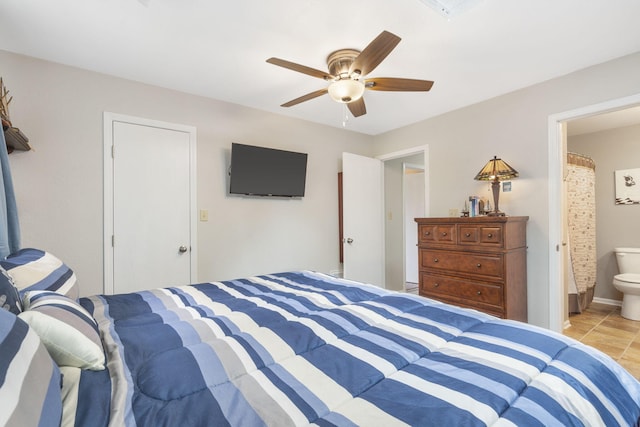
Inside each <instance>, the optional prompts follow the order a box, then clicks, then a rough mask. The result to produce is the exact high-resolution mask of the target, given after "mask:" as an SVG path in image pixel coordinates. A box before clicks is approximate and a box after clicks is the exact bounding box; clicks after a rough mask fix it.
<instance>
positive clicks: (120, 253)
mask: <svg viewBox="0 0 640 427" xmlns="http://www.w3.org/2000/svg"><path fill="white" fill-rule="evenodd" d="M191 130H192V129H190V128H187V129H182V128H180V127H177V128H176V127H175V126H174V127H171V126H169V125H167V124H163V123H156V122H145V121H142V122H134V121H132V120H114V121H113V122H112V138H111V144H112V153H113V156H112V171H113V176H112V185H113V187H112V188H113V194H112V212H113V216H112V234H111V238H110V239H109V238H108V236H105V237H106V238H107V239H108V240H111V241H110V242H107V243H108V244H110V248H107V251H108V252H110V253H111V255H112V265H111V266H108V265H107V262H105V267H106V268H105V270H106V269H107V267H109V268H110V270H111V271H110V273H111V276H112V283H113V285H112V286H113V288H112V291H113V293H126V292H133V291H138V290H143V289H151V288H157V287H165V286H174V285H184V284H188V283H192V282H193V281H194V280H195V269H193V268H192V266H194V265H195V255H194V252H193V248H194V247H195V241H194V236H195V234H193V233H192V230H194V229H195V227H194V226H193V224H195V221H194V220H193V217H194V210H195V204H194V203H193V199H194V197H193V196H194V193H195V182H194V177H195V174H194V173H193V171H192V168H193V167H194V164H195V162H193V155H192V154H193V153H192V151H193V149H194V146H193V144H195V141H194V140H195V133H194V132H191ZM105 207H106V203H105ZM105 228H106V227H105ZM105 276H106V275H105ZM105 283H107V281H105ZM106 291H107V293H108V292H109V289H106Z"/></svg>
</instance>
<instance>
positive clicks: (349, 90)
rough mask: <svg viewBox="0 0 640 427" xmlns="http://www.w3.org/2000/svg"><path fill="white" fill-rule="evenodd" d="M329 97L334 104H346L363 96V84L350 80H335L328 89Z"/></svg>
mask: <svg viewBox="0 0 640 427" xmlns="http://www.w3.org/2000/svg"><path fill="white" fill-rule="evenodd" d="M328 91H329V96H330V97H331V99H333V100H334V101H336V102H340V103H343V104H348V103H349V102H353V101H357V100H358V99H360V98H362V95H363V94H364V83H363V82H361V81H360V80H353V79H350V78H346V79H340V80H336V81H335V82H333V83H331V84H330V85H329V87H328Z"/></svg>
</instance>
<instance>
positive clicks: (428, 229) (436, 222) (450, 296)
mask: <svg viewBox="0 0 640 427" xmlns="http://www.w3.org/2000/svg"><path fill="white" fill-rule="evenodd" d="M528 219H529V217H528V216H516V217H513V216H503V217H499V216H480V217H472V218H416V222H417V223H418V251H419V252H418V266H419V267H418V268H419V270H420V271H419V273H420V274H419V275H420V295H423V296H426V297H429V298H433V299H437V300H440V301H444V302H448V303H451V304H454V305H458V306H461V307H470V308H474V309H476V310H479V311H483V312H485V313H489V314H493V315H494V316H498V317H502V318H507V319H514V320H521V321H524V322H526V321H527V253H526V252H527V238H526V226H527V220H528Z"/></svg>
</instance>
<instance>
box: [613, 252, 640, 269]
mask: <svg viewBox="0 0 640 427" xmlns="http://www.w3.org/2000/svg"><path fill="white" fill-rule="evenodd" d="M614 252H615V253H616V260H617V261H618V270H620V273H621V274H624V273H640V248H615V249H614Z"/></svg>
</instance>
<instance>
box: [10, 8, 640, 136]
mask: <svg viewBox="0 0 640 427" xmlns="http://www.w3.org/2000/svg"><path fill="white" fill-rule="evenodd" d="M474 3H475V4H473V5H472V7H470V8H468V9H466V10H464V12H463V13H460V14H458V15H456V16H454V17H453V18H451V19H447V18H445V17H443V15H442V14H440V13H438V12H436V11H434V10H433V9H431V8H429V7H428V6H427V5H425V3H423V2H422V1H420V0H393V1H392V0H340V1H338V0H269V1H266V0H228V1H220V0H217V1H214V0H56V1H52V0H2V1H0V49H3V50H7V51H11V52H17V53H22V54H25V55H29V56H33V57H37V58H43V59H47V60H50V61H55V62H59V63H63V64H68V65H72V66H76V67H80V68H84V69H88V70H94V71H98V72H102V73H106V74H110V75H114V76H119V77H123V78H127V79H132V80H137V81H140V82H145V83H149V84H152V85H157V86H162V87H166V88H171V89H175V90H179V91H183V92H187V93H192V94H197V95H201V96H204V97H209V98H215V99H219V100H223V101H228V102H232V103H236V104H241V105H245V106H249V107H253V108H257V109H260V110H265V111H271V112H274V113H278V114H285V115H288V116H292V117H297V118H301V119H305V120H309V121H313V122H318V123H323V124H327V125H330V126H336V127H341V126H342V122H343V119H344V114H345V110H344V107H343V106H342V105H339V104H336V103H335V102H333V101H331V99H330V98H329V97H328V96H322V97H320V98H316V99H313V100H311V101H308V102H305V103H303V104H299V105H297V106H294V107H290V108H282V107H280V106H279V105H280V104H282V103H283V102H286V101H289V100H291V99H293V98H296V97H298V96H301V95H303V94H306V93H308V92H312V91H315V90H317V89H321V88H323V87H324V86H325V85H326V83H325V82H324V81H322V80H320V79H317V78H313V77H310V76H307V75H303V74H300V73H296V72H293V71H290V70H287V69H284V68H280V67H276V66H274V65H271V64H268V63H266V62H265V60H266V59H267V58H269V57H272V56H275V57H279V58H282V59H286V60H289V61H293V62H296V63H299V64H303V65H307V66H309V67H312V68H317V69H320V70H325V69H326V63H325V59H326V57H327V55H328V54H329V53H331V52H332V51H334V50H337V49H341V48H355V49H359V50H362V49H363V48H364V47H365V46H366V45H367V44H368V43H369V42H370V41H371V40H372V39H373V38H375V37H376V36H377V35H378V34H379V33H380V32H381V31H382V30H388V31H391V32H392V33H395V34H397V35H398V36H400V37H401V38H402V41H401V42H400V44H399V45H398V46H397V47H396V48H395V50H394V51H393V52H392V53H391V54H390V55H389V56H388V57H387V58H386V60H385V61H384V62H383V63H382V64H381V65H380V66H378V68H377V69H375V70H374V71H373V72H372V73H371V76H374V77H405V78H416V79H427V80H434V81H435V84H434V86H433V89H432V90H431V91H430V92H426V93H424V92H423V93H397V92H395V93H394V92H374V91H368V92H367V93H366V94H365V100H366V105H367V114H366V115H365V116H362V117H359V118H353V117H351V118H350V119H349V121H348V123H347V126H346V127H347V129H350V130H353V131H357V132H362V133H366V134H371V135H375V134H379V133H382V132H386V131H389V130H392V129H395V128H398V127H402V126H405V125H407V124H410V123H414V122H417V121H420V120H423V119H425V118H429V117H433V116H436V115H439V114H442V113H445V112H447V111H451V110H454V109H457V108H460V107H463V106H466V105H469V104H473V103H476V102H479V101H482V100H485V99H488V98H491V97H494V96H497V95H501V94H504V93H507V92H510V91H513V90H516V89H519V88H522V87H526V86H530V85H532V84H534V83H537V82H541V81H544V80H548V79H551V78H553V77H557V76H561V75H564V74H567V73H570V72H572V71H575V70H578V69H581V68H585V67H587V66H590V65H594V64H597V63H601V62H604V61H607V60H610V59H613V58H616V57H620V56H623V55H627V54H630V53H633V52H638V51H640V25H639V24H638V17H640V1H638V0H616V1H614V2H613V1H611V0H561V1H558V0H517V1H514V0H480V1H475V2H474ZM145 4H146V5H145ZM1 71H2V67H1V64H0V74H1ZM639 75H640V72H639ZM5 84H6V85H7V87H8V88H9V89H11V82H5ZM585 90H588V88H585ZM176 108H179V106H176Z"/></svg>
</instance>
